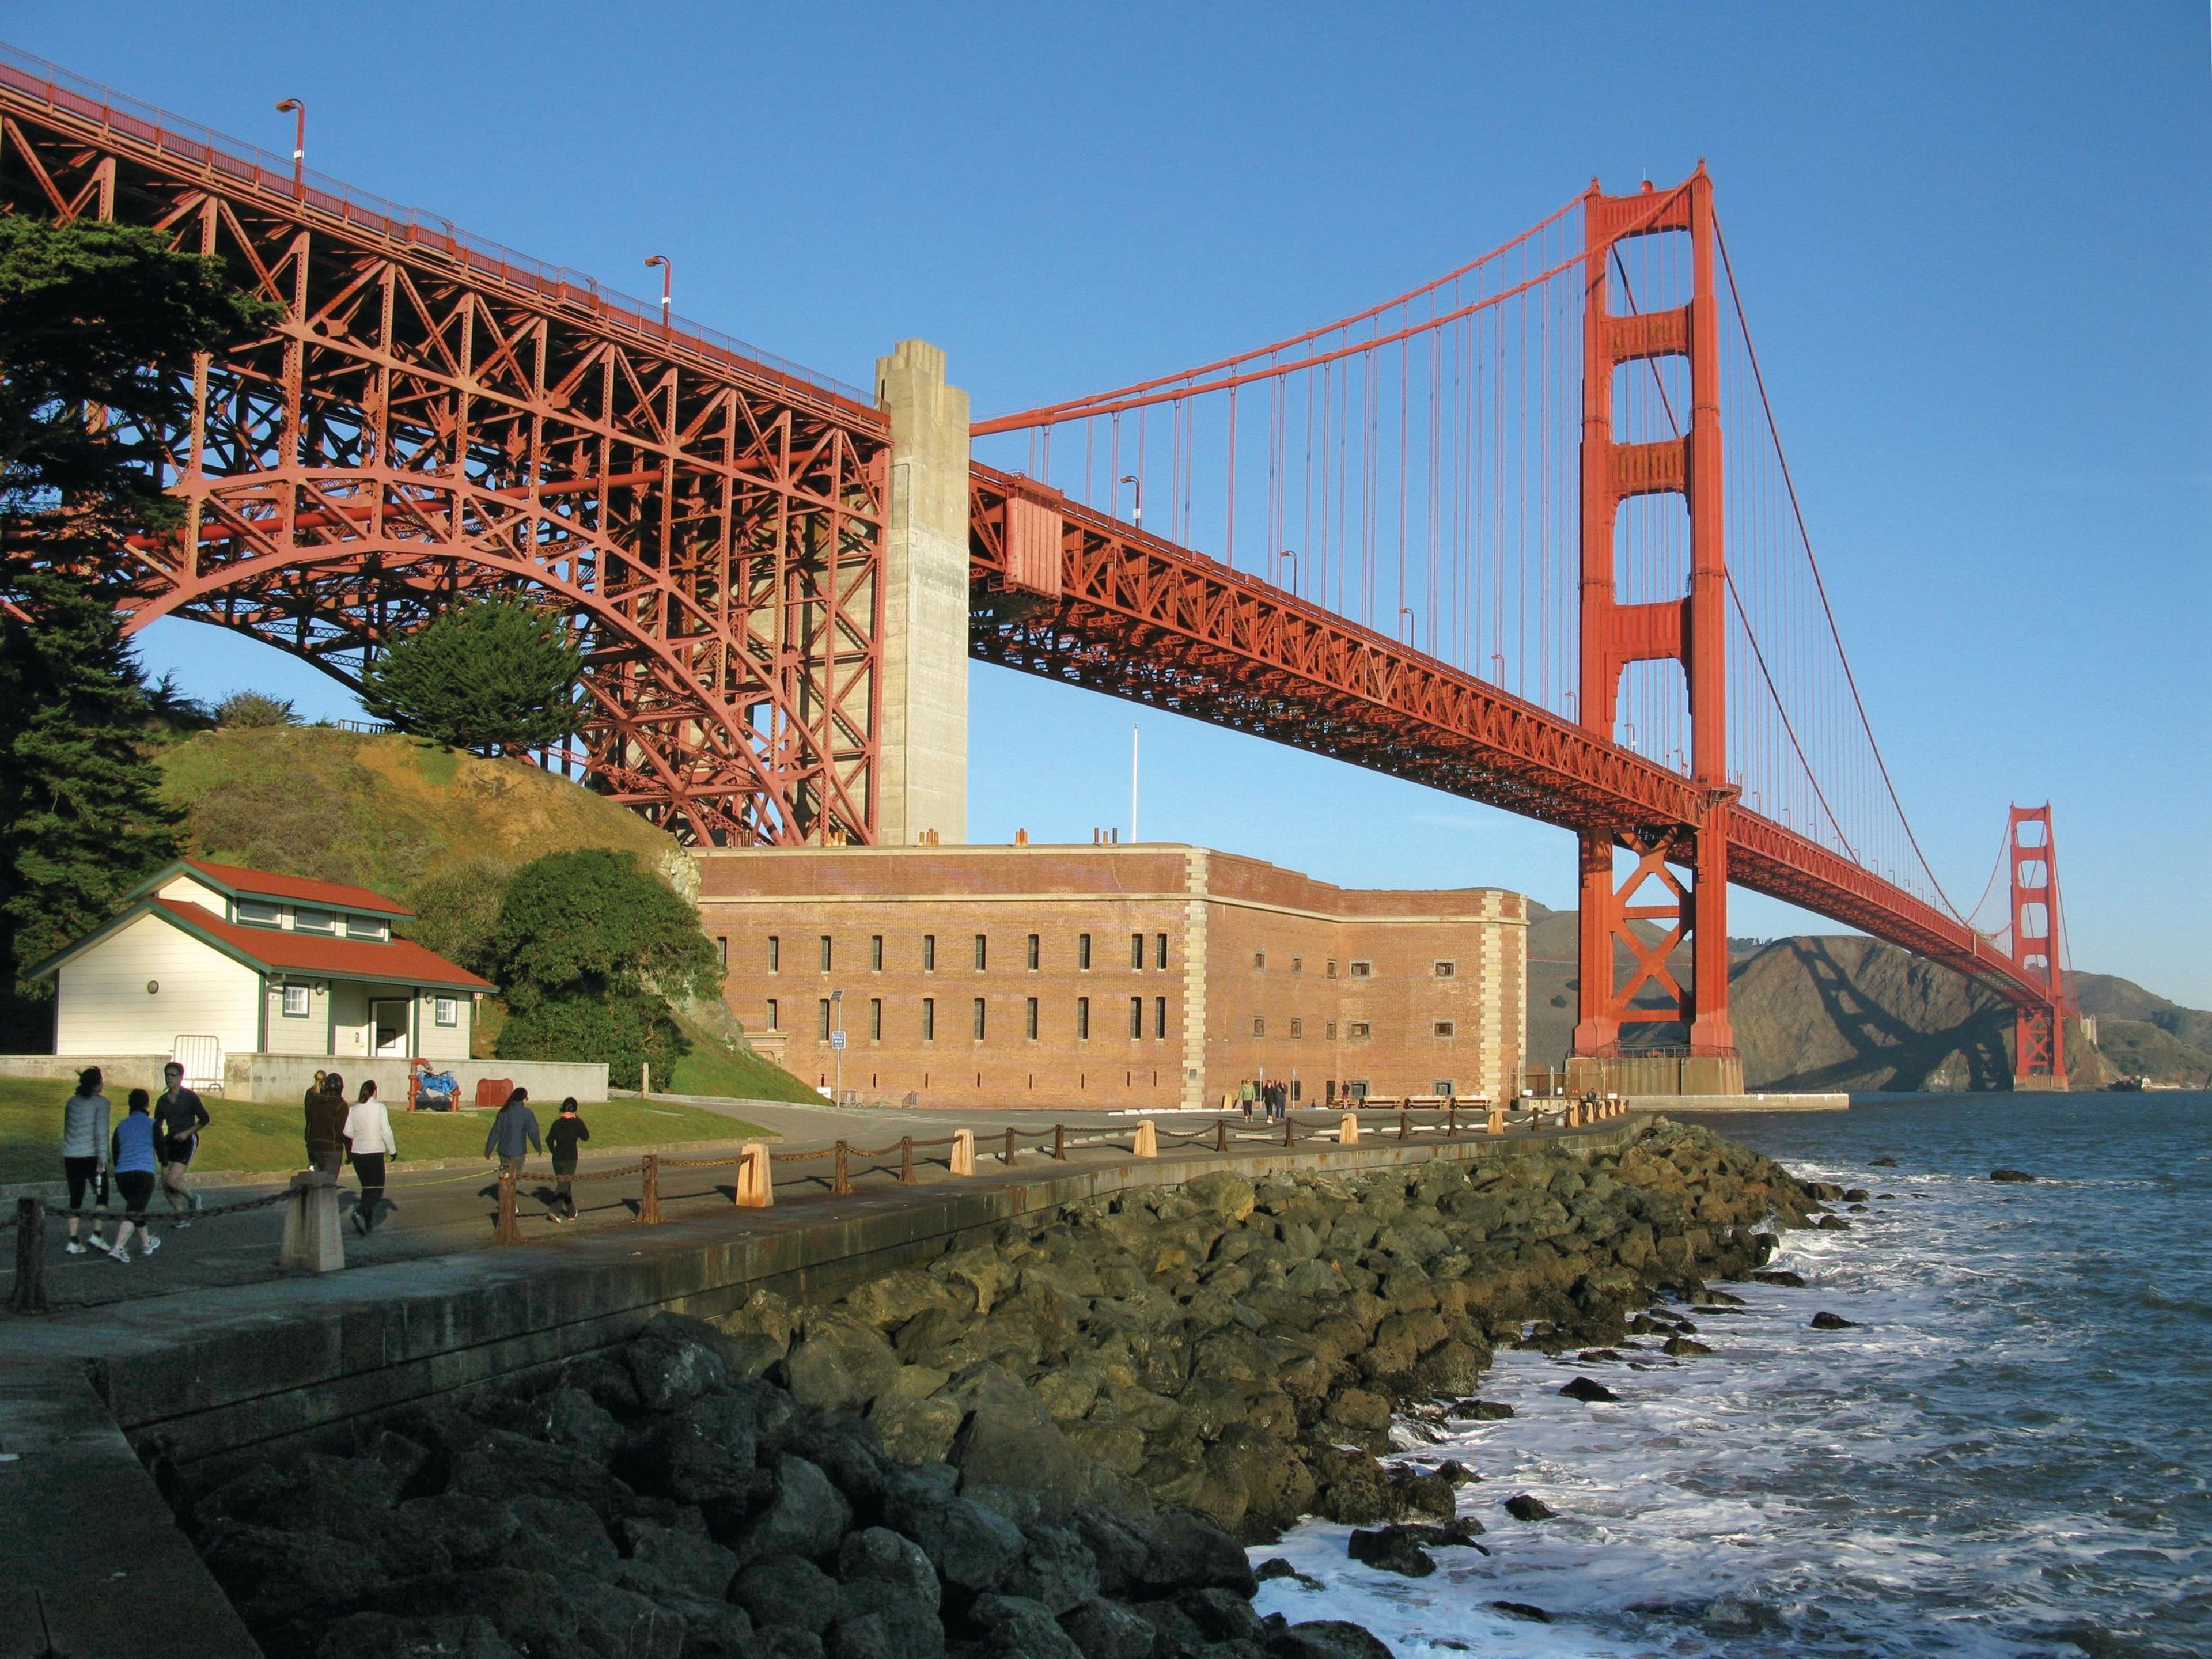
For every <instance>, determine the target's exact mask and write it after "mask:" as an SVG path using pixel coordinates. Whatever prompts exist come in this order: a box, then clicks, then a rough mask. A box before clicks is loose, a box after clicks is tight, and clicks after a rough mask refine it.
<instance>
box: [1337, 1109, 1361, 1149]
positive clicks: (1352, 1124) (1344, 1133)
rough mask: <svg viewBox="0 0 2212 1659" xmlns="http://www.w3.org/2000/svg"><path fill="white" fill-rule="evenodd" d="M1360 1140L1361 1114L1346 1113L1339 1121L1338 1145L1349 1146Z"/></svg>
mask: <svg viewBox="0 0 2212 1659" xmlns="http://www.w3.org/2000/svg"><path fill="white" fill-rule="evenodd" d="M1358 1139H1359V1114H1358V1113H1357V1112H1346V1114H1345V1115H1343V1116H1342V1117H1341V1118H1340V1119H1339V1120H1338V1121H1337V1127H1336V1144H1337V1145H1338V1146H1351V1145H1352V1143H1353V1142H1354V1141H1356V1140H1358Z"/></svg>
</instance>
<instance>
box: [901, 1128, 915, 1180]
mask: <svg viewBox="0 0 2212 1659" xmlns="http://www.w3.org/2000/svg"><path fill="white" fill-rule="evenodd" d="M899 1181H900V1182H901V1183H902V1184H903V1185H905V1186H908V1187H911V1186H913V1185H914V1137H913V1136H912V1135H901V1136H900V1137H899Z"/></svg>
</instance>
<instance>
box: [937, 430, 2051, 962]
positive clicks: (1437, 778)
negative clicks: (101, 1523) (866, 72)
mask: <svg viewBox="0 0 2212 1659" xmlns="http://www.w3.org/2000/svg"><path fill="white" fill-rule="evenodd" d="M972 472H973V477H972V481H971V488H970V513H969V557H970V562H971V566H972V573H973V577H974V583H975V605H974V611H975V616H974V622H973V625H972V627H971V630H970V635H969V640H970V650H971V652H972V653H973V654H974V655H975V656H976V657H978V658H980V659H982V660H984V661H987V662H994V663H998V664H1000V665H1003V666H1006V667H1009V668H1018V669H1021V670H1023V671H1024V672H1027V673H1032V674H1037V675H1041V676H1042V677H1044V678H1048V679H1055V680H1060V681H1062V682H1065V683H1066V684H1073V685H1082V686H1086V687H1088V688H1090V689H1091V690H1097V691H1104V692H1108V693H1109V694H1111V695H1112V696H1118V697H1125V698H1127V699H1129V700H1130V701H1132V702H1142V703H1148V704H1151V705H1152V706H1153V707H1155V708H1166V709H1170V710H1172V711H1173V712H1175V713H1176V714H1188V715H1190V716H1191V717H1192V718H1194V719H1196V720H1206V721H1210V722H1211V723H1212V724H1214V725H1218V726H1230V727H1232V728H1234V729H1235V730H1237V731H1240V732H1250V733H1252V734H1253V735H1255V736H1257V737H1264V738H1271V739H1273V741H1275V742H1277V743H1283V744H1290V745H1291V746H1292V747H1294V748H1298V749H1305V750H1311V751H1313V752H1314V753H1316V754H1321V755H1327V756H1329V757H1332V758H1334V759H1337V760H1343V761H1348V762H1350V763H1352V764H1353V765H1355V766H1362V767H1365V768H1367V769H1370V770H1371V771H1377V772H1385V773H1388V774H1389V775H1392V776H1394V777H1401V778H1406V779H1409V780H1411V781H1413V782H1416V783H1422V784H1426V785H1427V786H1429V787H1431V788H1434V789H1441V790H1443V791H1444V792H1445V793H1449V794H1454V795H1458V796H1461V797H1463V798H1465V799H1469V800H1479V801H1483V802H1486V803H1487V804H1489V805H1493V806H1502V807H1504V808H1505V809H1506V810H1507V811H1514V812H1519V813H1522V814H1523V815H1524V816H1527V817H1534V818H1541V819H1542V820H1543V821H1544V822H1546V823H1554V824H1558V825H1559V826H1560V827H1561V828H1563V829H1572V830H1576V831H1577V832H1581V833H1585V834H1590V835H1596V836H1606V837H1608V838H1613V839H1617V840H1621V841H1622V842H1623V844H1627V845H1637V844H1642V843H1644V842H1651V841H1652V840H1653V839H1654V838H1655V837H1657V836H1663V835H1664V834H1665V833H1666V832H1668V831H1669V830H1671V829H1675V828H1677V827H1680V828H1684V829H1692V830H1694V829H1697V828H1698V827H1699V825H1700V824H1702V823H1704V822H1705V818H1706V817H1707V816H1708V813H1709V812H1710V811H1711V807H1712V806H1713V805H1716V803H1714V802H1713V801H1711V799H1710V798H1709V795H1708V792H1706V791H1705V790H1704V789H1702V788H1700V787H1699V786H1698V785H1697V784H1695V783H1694V782H1693V781H1692V780H1690V779H1688V778H1686V777H1684V776H1682V775H1680V774H1679V773H1675V772H1672V771H1669V770H1668V769H1666V768H1664V767H1662V766H1660V765H1658V764H1657V763H1655V762H1652V761H1649V760H1646V759H1644V757H1642V756H1640V755H1638V754H1636V753H1634V752H1633V751H1632V750H1627V749H1624V748H1622V747H1620V745H1618V744H1611V743H1607V742H1606V741H1604V740H1603V739H1602V738H1598V737H1596V736H1595V735H1593V734H1592V733H1589V732H1585V731H1583V729H1582V728H1581V727H1580V726H1577V725H1576V724H1575V723H1573V722H1572V721H1570V720H1565V719H1562V718H1561V717H1560V716H1559V715H1556V714H1553V713H1551V712H1550V711H1549V710H1548V709H1545V708H1539V707H1537V706H1536V705H1534V704H1533V703H1528V702H1522V700H1521V699H1519V698H1517V697H1515V696H1510V694H1508V693H1506V692H1504V691H1502V690H1498V688H1497V687H1495V686H1492V685H1491V684H1487V683H1486V682H1484V681H1482V680H1479V679H1477V678H1474V676H1472V675H1469V674H1466V673H1463V672H1462V671H1459V670H1457V669H1455V668H1452V667H1450V666H1449V665H1447V664H1444V663H1442V662H1439V661H1437V659H1434V658H1431V657H1427V656H1425V655H1424V654H1422V653H1419V652H1418V651H1415V650H1413V649H1412V648H1410V647H1406V646H1402V645H1400V644H1397V643H1396V642H1395V641H1391V640H1389V639H1387V638H1385V637H1384V636H1383V635H1379V634H1376V633H1374V632H1373V631H1371V630H1370V629H1364V628H1360V627H1358V626H1357V625H1356V624H1354V623H1349V622H1346V620H1345V619H1344V618H1342V617H1339V616H1337V615H1335V614H1334V612H1331V611H1325V610H1322V608H1321V607H1319V606H1317V605H1311V604H1309V603H1308V602H1306V601H1304V600H1302V599H1296V598H1294V597H1292V596H1291V595H1290V594H1288V593H1286V592H1283V591H1282V590H1281V589H1280V588H1278V587H1276V586H1273V585H1272V584H1270V583H1268V582H1266V581H1263V580H1259V579H1258V578H1255V577H1252V576H1247V575H1244V574H1240V573H1239V572H1237V571H1234V570H1231V569H1230V568H1227V567H1226V566H1225V565H1223V564H1221V563H1219V562H1218V561H1216V560H1213V559H1210V558H1208V557H1206V556H1205V555H1204V554H1202V553H1196V552H1193V551H1191V550H1189V549H1187V548H1182V547H1178V546H1176V544H1173V543H1171V542H1165V541H1162V540H1160V539H1159V538H1157V537H1153V536H1149V535H1146V534H1145V533H1144V532H1142V531H1140V530H1137V529H1135V528H1133V526H1128V525H1126V524H1123V523H1121V521H1120V520H1115V519H1112V518H1109V517H1107V516H1106V515H1105V514H1103V513H1095V512H1092V511H1091V510H1089V509H1087V508H1085V507H1080V506H1078V505H1077V504H1075V503H1074V502H1073V501H1068V500H1067V499H1066V497H1064V496H1062V495H1059V494H1058V493H1057V492H1055V491H1053V490H1051V489H1048V488H1046V487H1045V486H1043V485H1041V484H1039V483H1036V482H1035V481H1034V480H1032V479H1029V478H1024V477H1016V476H1015V475H1013V474H1011V473H1006V472H1000V471H997V470H996V469H994V468H991V467H987V466H982V465H976V466H975V467H974V468H973V469H972ZM1016 495H1024V496H1027V497H1028V498H1030V499H1031V500H1033V501H1042V502H1045V503H1047V504H1048V506H1049V507H1051V508H1052V510H1053V511H1054V512H1055V513H1058V514H1059V515H1060V523H1061V526H1062V528H1061V552H1062V559H1061V572H1060V595H1059V597H1058V598H1057V599H1048V598H1044V597H1042V596H1040V595H1037V594H1033V593H1030V592H1019V591H1016V590H1015V589H1013V588H1012V587H1010V586H1009V585H1008V583H1007V580H1006V541H1005V525H1006V503H1007V501H1008V500H1009V499H1010V498H1012V497H1013V496H1016ZM1727 820H1728V839H1729V876H1730V878H1731V879H1732V880H1734V881H1735V882H1737V883H1740V884H1741V885H1743V886H1745V887H1748V888H1750V889H1751V890H1753V891H1754V892H1760V893H1765V894H1767V895H1769V896H1772V897H1775V898H1779V899H1783V900H1786V901H1787V902H1790V903H1792V904H1796V905H1800V906H1802V907H1803V908H1806V909H1808V910H1812V911H1814V912H1816V913H1818V914H1819V915H1825V916H1828V917H1831V918H1832V919H1833V920H1835V921H1840V922H1844V923H1845V924H1847V925H1848V926H1850V927H1858V928H1861V929H1863V930H1864V931H1865V932H1867V933H1871V934H1873V935H1875V937H1876V938H1878V939H1888V940H1890V941H1891V942H1893V943H1894V944H1897V945H1903V946H1905V948H1906V949H1908V950H1911V951H1917V952H1918V953H1919V954H1921V955H1923V956H1925V957H1929V959H1931V960H1933V961H1936V962H1938V963H1942V964H1943V965H1944V966H1946V967H1948V968H1951V969H1955V970H1956V971H1958V972H1960V973H1962V974H1966V975H1970V976H1972V977H1974V978H1977V979H1978V980H1981V981H1984V983H1986V984H1988V985H1989V986H1990V988H1992V989H1993V990H1996V992H1998V993H1999V994H2002V995H2003V996H2004V997H2006V998H2007V999H2008V1000H2011V1001H2013V1002H2015V1003H2019V1004H2036V1003H2040V1002H2041V1001H2042V1000H2043V997H2044V993H2043V992H2042V991H2041V990H2040V988H2039V987H2033V986H2031V985H2027V984H2026V983H2024V982H2023V981H2021V978H2020V977H2019V976H2018V975H2017V974H2016V973H2015V970H2014V969H2013V968H2012V966H2011V964H2010V963H2008V962H2007V961H2005V960H2004V959H2003V958H2002V957H2001V956H1999V955H1998V954H1997V953H1996V952H1995V951H1993V950H1992V949H1991V948H1990V946H1988V945H1986V944H1985V943H1984V942H1983V941H1981V940H1980V939H1978V938H1977V937H1976V935H1975V934H1974V933H1972V930H1971V929H1969V928H1967V927H1966V926H1964V925H1963V924H1962V923H1960V922H1958V921H1955V920H1954V919H1953V918H1951V917H1949V916H1948V915H1944V914H1943V913H1942V911H1940V910H1937V909H1936V908H1934V907H1933V906H1931V905H1929V904H1927V903H1926V902H1923V901H1922V900H1920V899H1918V898H1917V897H1915V896H1913V895H1912V894H1911V893H1909V892H1907V891H1905V890H1904V889H1903V888H1900V887H1898V886H1897V885H1895V884H1893V883H1890V882H1887V881H1885V880H1883V879H1882V878H1881V877H1879V876H1877V875H1875V874H1874V873H1873V872H1870V871H1867V870H1863V869H1862V868H1860V867H1859V866H1857V865H1855V864H1852V863H1851V862H1850V860H1847V859H1844V858H1843V857H1841V856H1840V855H1838V854H1834V853H1832V852H1830V851H1829V850H1828V849H1827V848H1824V847H1822V846H1820V844H1819V843H1818V842H1813V841H1810V840H1808V838H1806V837H1805V836H1801V835H1798V834H1797V833H1796V832H1795V831H1793V830H1790V829H1784V827H1783V826H1782V825H1780V824H1778V823H1773V822H1772V821H1771V820H1769V819H1766V818H1764V817H1760V816H1759V815H1758V814H1757V813H1754V812H1751V811H1747V810H1746V809H1745V808H1744V807H1743V806H1742V805H1741V803H1740V802H1738V803H1735V804H1733V805H1729V811H1728V812H1727Z"/></svg>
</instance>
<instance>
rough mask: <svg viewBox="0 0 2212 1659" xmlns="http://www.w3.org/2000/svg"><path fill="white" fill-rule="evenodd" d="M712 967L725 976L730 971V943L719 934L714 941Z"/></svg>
mask: <svg viewBox="0 0 2212 1659" xmlns="http://www.w3.org/2000/svg"><path fill="white" fill-rule="evenodd" d="M714 965H715V966H716V967H717V968H720V969H721V970H722V971H723V972H724V973H728V972H729V971H730V941H729V940H728V939H724V938H722V937H721V936H720V935H719V934H717V935H716V936H715V939H714Z"/></svg>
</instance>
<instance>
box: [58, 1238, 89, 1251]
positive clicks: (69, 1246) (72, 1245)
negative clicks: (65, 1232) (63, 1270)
mask: <svg viewBox="0 0 2212 1659" xmlns="http://www.w3.org/2000/svg"><path fill="white" fill-rule="evenodd" d="M62 1248H63V1249H64V1250H66V1251H67V1252H68V1253H69V1254H70V1255H83V1254H84V1246H83V1245H82V1244H80V1243H77V1242H76V1240H75V1239H74V1238H72V1239H71V1240H70V1242H69V1243H66V1244H64V1245H63V1246H62Z"/></svg>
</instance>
